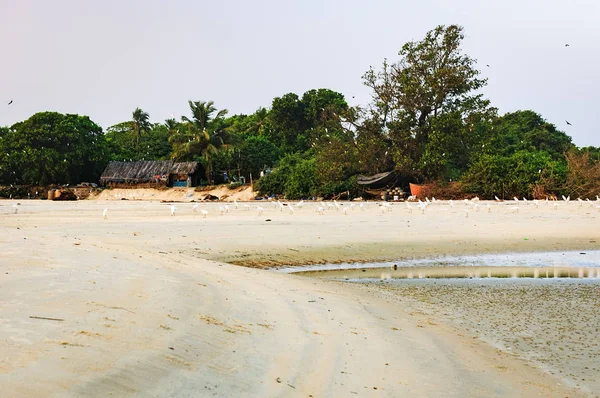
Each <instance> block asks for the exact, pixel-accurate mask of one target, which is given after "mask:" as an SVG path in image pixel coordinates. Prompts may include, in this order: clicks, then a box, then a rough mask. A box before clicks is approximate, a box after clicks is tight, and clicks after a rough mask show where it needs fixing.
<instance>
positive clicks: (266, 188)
mask: <svg viewBox="0 0 600 398" xmlns="http://www.w3.org/2000/svg"><path fill="white" fill-rule="evenodd" d="M316 187H317V180H316V168H315V160H314V158H311V157H308V158H307V157H306V156H303V155H300V154H292V155H286V156H285V157H284V158H283V159H281V162H280V164H279V167H277V168H275V169H274V170H273V171H272V172H271V173H268V174H267V175H265V176H264V177H261V178H260V179H259V180H258V181H257V182H256V189H257V191H258V193H259V194H260V195H279V194H283V195H285V197H286V198H288V199H301V198H308V197H312V196H314V195H315V193H316Z"/></svg>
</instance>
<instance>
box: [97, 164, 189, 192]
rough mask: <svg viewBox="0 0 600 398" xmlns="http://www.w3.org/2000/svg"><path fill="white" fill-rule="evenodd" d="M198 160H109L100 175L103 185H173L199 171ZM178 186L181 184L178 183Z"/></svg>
mask: <svg viewBox="0 0 600 398" xmlns="http://www.w3.org/2000/svg"><path fill="white" fill-rule="evenodd" d="M198 168H199V164H198V162H183V163H173V162H172V161H170V160H142V161H138V162H109V163H108V165H107V166H106V169H105V170H104V172H103V173H102V175H101V176H100V184H101V185H149V186H151V185H163V186H167V185H173V183H174V182H175V181H186V182H187V181H188V180H189V183H188V184H187V185H186V186H193V185H194V184H193V182H194V181H195V179H194V178H192V176H196V175H197V172H198ZM178 186H181V185H179V184H178Z"/></svg>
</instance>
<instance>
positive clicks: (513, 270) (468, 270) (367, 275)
mask: <svg viewBox="0 0 600 398" xmlns="http://www.w3.org/2000/svg"><path fill="white" fill-rule="evenodd" d="M296 274H299V275H303V276H309V277H316V278H326V279H373V278H378V279H427V278H430V279H439V278H452V279H453V278H596V279H600V268H598V267H522V266H521V267H515V266H507V267H498V266H491V267H490V266H427V267H422V266H421V267H396V269H394V267H393V266H392V267H386V268H360V269H356V268H355V269H337V270H331V269H328V270H312V271H301V272H297V273H296Z"/></svg>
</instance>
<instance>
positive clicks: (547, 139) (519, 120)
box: [464, 110, 574, 198]
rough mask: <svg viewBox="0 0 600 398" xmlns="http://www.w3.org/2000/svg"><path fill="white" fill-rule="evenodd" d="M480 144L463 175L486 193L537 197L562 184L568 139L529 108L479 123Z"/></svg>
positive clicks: (474, 188)
mask: <svg viewBox="0 0 600 398" xmlns="http://www.w3.org/2000/svg"><path fill="white" fill-rule="evenodd" d="M484 129H485V130H486V132H485V134H482V136H483V137H484V138H483V144H481V145H480V148H479V150H478V151H477V153H476V154H474V155H473V156H472V163H471V164H470V165H469V170H468V171H467V173H466V174H465V176H464V182H466V183H467V184H468V186H469V189H470V190H471V191H473V192H475V193H479V194H481V195H483V196H484V197H487V198H493V196H494V195H497V196H500V197H508V198H511V197H513V196H517V197H523V196H525V197H533V196H541V195H542V194H544V193H548V192H557V191H559V190H560V189H561V187H562V186H564V183H565V179H566V173H567V163H566V160H565V153H567V152H569V151H570V150H572V149H573V148H574V145H573V144H572V143H571V138H570V137H569V136H568V135H566V134H565V133H564V132H562V131H559V130H558V129H557V128H556V126H554V125H553V124H551V123H548V122H547V121H546V120H544V118H543V117H542V116H541V115H539V114H537V113H535V112H533V111H530V110H527V111H517V112H512V113H507V114H505V115H504V116H502V117H499V118H496V119H495V120H494V121H493V122H492V123H490V124H488V125H486V126H485V128H484Z"/></svg>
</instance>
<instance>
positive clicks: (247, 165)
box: [239, 136, 279, 179]
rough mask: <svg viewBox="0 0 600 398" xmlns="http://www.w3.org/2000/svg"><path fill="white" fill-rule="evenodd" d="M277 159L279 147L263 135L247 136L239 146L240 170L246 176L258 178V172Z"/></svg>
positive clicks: (271, 165)
mask: <svg viewBox="0 0 600 398" xmlns="http://www.w3.org/2000/svg"><path fill="white" fill-rule="evenodd" d="M278 160H279V149H278V148H277V147H276V146H275V144H273V143H272V142H271V141H269V140H268V139H267V138H265V137H261V136H249V137H247V138H246V139H245V140H244V141H243V143H242V144H241V145H240V147H239V162H240V169H241V170H240V172H241V174H242V175H244V176H246V177H247V178H249V177H250V174H252V176H253V178H254V179H258V177H259V176H260V172H261V171H262V170H264V169H265V168H271V167H273V166H274V164H275V163H276V162H277V161H278Z"/></svg>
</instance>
